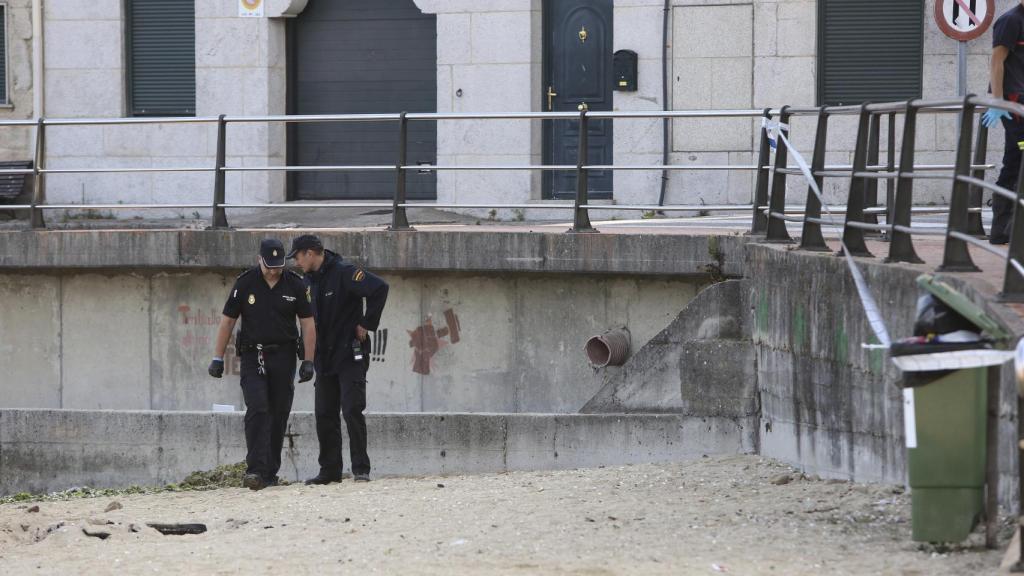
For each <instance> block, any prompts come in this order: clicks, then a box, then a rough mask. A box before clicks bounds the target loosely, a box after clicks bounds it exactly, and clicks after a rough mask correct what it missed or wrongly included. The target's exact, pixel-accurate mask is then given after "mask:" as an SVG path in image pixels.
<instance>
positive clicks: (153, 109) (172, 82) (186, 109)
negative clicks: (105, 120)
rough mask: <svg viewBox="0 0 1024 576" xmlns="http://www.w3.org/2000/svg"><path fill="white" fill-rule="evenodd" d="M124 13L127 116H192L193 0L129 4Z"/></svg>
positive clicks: (134, 1)
mask: <svg viewBox="0 0 1024 576" xmlns="http://www.w3.org/2000/svg"><path fill="white" fill-rule="evenodd" d="M127 10H128V75H129V76H128V85H129V89H128V98H129V104H128V105H129V109H130V110H131V114H132V115H133V116H192V115H194V114H195V113H196V13H195V0H129V1H128V3H127Z"/></svg>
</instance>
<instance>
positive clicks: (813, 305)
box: [746, 244, 1021, 503]
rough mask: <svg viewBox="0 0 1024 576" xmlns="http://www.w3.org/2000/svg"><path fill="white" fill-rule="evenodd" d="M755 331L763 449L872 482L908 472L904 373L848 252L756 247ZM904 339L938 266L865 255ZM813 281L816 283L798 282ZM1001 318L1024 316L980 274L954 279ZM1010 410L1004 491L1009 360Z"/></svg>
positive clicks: (1013, 463) (876, 290)
mask: <svg viewBox="0 0 1024 576" xmlns="http://www.w3.org/2000/svg"><path fill="white" fill-rule="evenodd" d="M748 254H749V260H748V268H747V279H748V280H746V281H748V282H749V283H750V307H751V308H752V315H753V318H752V320H753V322H752V335H753V342H754V349H755V356H756V365H757V386H758V390H759V391H760V396H761V433H760V450H761V454H763V455H765V456H767V457H771V458H777V459H779V460H782V461H785V462H791V463H794V464H796V465H799V466H801V467H802V468H804V469H805V470H807V471H808V473H816V474H820V475H822V476H825V477H840V478H849V479H853V480H857V481H865V482H895V483H898V482H902V481H904V479H905V478H906V448H905V447H904V434H903V401H902V390H901V389H900V388H899V387H898V386H897V385H896V383H897V382H898V380H899V378H900V374H899V371H898V370H897V369H896V368H895V367H894V365H893V364H892V363H891V362H890V361H889V359H888V357H887V356H886V354H885V353H884V351H882V350H865V349H864V348H863V347H862V346H861V344H862V343H873V342H876V340H875V339H874V335H873V333H872V332H871V329H870V327H869V326H868V323H867V321H866V318H865V316H864V312H863V308H862V306H861V304H860V301H859V299H858V297H857V293H856V288H855V286H854V284H853V281H852V279H851V277H850V274H849V272H848V270H847V268H846V263H845V261H844V260H843V259H840V258H836V257H835V256H833V255H831V254H827V253H826V254H823V253H807V252H793V251H787V250H785V249H780V248H778V247H773V246H767V245H753V244H752V245H749V246H748ZM861 266H862V271H863V272H864V275H865V277H866V280H867V285H868V286H869V287H870V289H871V291H872V294H873V295H874V296H875V298H876V300H877V302H878V305H879V307H880V311H881V314H882V316H883V318H885V321H886V327H887V328H888V330H889V334H890V336H891V337H892V338H902V337H905V336H909V335H911V334H913V323H914V313H915V312H914V311H915V308H916V301H917V289H916V285H915V284H914V280H915V278H916V277H917V276H918V275H919V274H921V273H924V272H929V273H930V272H932V270H931V269H929V268H928V267H927V266H923V265H921V266H909V265H898V266H893V265H884V264H881V263H879V262H877V261H868V260H864V259H862V260H861ZM793 278H805V279H808V281H806V282H793V281H792V279H793ZM943 279H944V280H947V281H949V282H952V283H953V284H954V286H955V287H956V288H957V289H958V290H960V291H961V292H962V293H964V294H965V295H967V297H968V298H970V299H972V300H973V301H974V302H975V303H977V304H978V305H979V306H982V307H983V308H984V309H986V310H987V311H989V313H990V314H991V315H992V316H993V317H995V318H999V319H1000V321H1001V322H1004V323H1005V325H1006V326H1009V327H1010V328H1009V329H1010V331H1011V333H1020V329H1021V326H1020V319H1019V318H1017V319H1015V320H1011V321H1009V322H1007V320H1006V318H1007V317H1008V316H1011V315H1013V313H1012V312H1008V311H1007V310H1003V311H1002V312H1001V313H1000V311H999V310H998V309H1000V308H1004V307H1003V306H999V305H996V304H995V300H994V293H986V292H979V291H978V289H977V285H978V283H977V282H973V281H972V278H971V277H970V276H969V275H964V276H960V277H955V276H954V277H948V278H943ZM1003 373H1004V378H1003V381H1002V382H1001V383H1000V407H999V427H1000V431H999V434H1000V446H999V450H1000V452H999V459H1000V463H999V467H1000V472H1001V474H1000V496H1001V500H1002V501H1003V502H1004V503H1009V502H1013V501H1015V499H1016V489H1017V488H1016V486H1017V476H1018V474H1017V456H1018V454H1017V453H1018V450H1017V448H1016V438H1017V428H1016V418H1017V414H1016V411H1017V410H1016V408H1017V389H1016V385H1015V384H1014V381H1013V380H1014V379H1013V377H1012V374H1013V369H1012V367H1009V366H1006V367H1004V369H1003Z"/></svg>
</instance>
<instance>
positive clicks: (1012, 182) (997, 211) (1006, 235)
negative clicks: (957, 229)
mask: <svg viewBox="0 0 1024 576" xmlns="http://www.w3.org/2000/svg"><path fill="white" fill-rule="evenodd" d="M1003 132H1004V136H1005V148H1004V149H1003V167H1002V169H1001V170H1000V171H999V179H998V180H996V184H998V185H999V186H1002V187H1003V188H1006V189H1007V190H1010V191H1015V190H1016V189H1017V177H1018V176H1019V174H1020V160H1021V149H1020V142H1021V141H1024V120H1021V119H1019V118H1016V117H1012V118H1004V119H1003ZM1013 204H1014V202H1013V200H1010V199H1009V198H1004V197H1003V196H1001V195H998V194H993V195H992V229H991V231H990V233H989V242H991V243H992V244H1006V243H1007V242H1009V241H1010V225H1011V224H1012V223H1013Z"/></svg>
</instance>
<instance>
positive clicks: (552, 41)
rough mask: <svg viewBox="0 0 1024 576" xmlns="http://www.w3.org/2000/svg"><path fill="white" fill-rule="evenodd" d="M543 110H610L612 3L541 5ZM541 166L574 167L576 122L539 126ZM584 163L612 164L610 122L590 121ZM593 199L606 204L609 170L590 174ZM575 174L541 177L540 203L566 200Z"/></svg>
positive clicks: (582, 0)
mask: <svg viewBox="0 0 1024 576" xmlns="http://www.w3.org/2000/svg"><path fill="white" fill-rule="evenodd" d="M542 89H543V94H541V98H542V110H555V111H566V110H571V111H577V110H578V109H579V106H580V105H581V104H586V106H587V108H588V109H589V110H591V111H600V110H611V109H612V0H547V1H545V2H544V84H543V87H542ZM544 124H545V126H544V162H545V163H547V164H576V148H577V145H578V139H579V122H578V121H576V120H546V121H545V122H544ZM587 138H588V139H589V146H588V154H587V163H588V164H592V165H596V164H602V165H608V164H611V163H612V121H611V120H593V121H591V122H590V127H589V131H588V134H587ZM589 191H590V193H591V197H592V198H611V195H612V172H611V170H595V171H593V172H591V173H590V177H589ZM575 194H576V174H575V173H574V172H571V171H545V172H544V197H545V198H571V197H573V196H574V195H575Z"/></svg>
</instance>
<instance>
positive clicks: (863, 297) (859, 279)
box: [769, 122, 892, 349]
mask: <svg viewBox="0 0 1024 576" xmlns="http://www.w3.org/2000/svg"><path fill="white" fill-rule="evenodd" d="M774 124H776V126H775V127H774V128H773V127H771V126H769V128H770V129H772V130H775V133H776V134H777V135H778V139H779V140H781V141H782V143H783V144H784V145H785V146H786V149H787V150H788V151H789V153H790V154H792V155H793V160H794V161H796V164H797V166H798V167H799V168H800V172H801V173H802V174H803V176H804V179H806V180H807V183H808V185H809V186H810V190H811V191H812V192H814V195H815V196H817V197H818V201H819V202H820V203H821V207H822V209H823V210H824V211H825V214H827V215H828V219H827V221H828V222H829V224H832V225H833V226H840V227H841V226H842V225H843V224H842V223H841V222H836V220H835V219H834V218H833V217H832V211H831V210H830V209H829V206H828V204H827V203H826V202H825V197H824V195H823V194H822V193H821V189H820V188H819V187H818V183H817V181H815V180H814V175H813V173H812V172H811V167H810V166H809V165H808V164H807V161H806V160H804V157H803V156H802V155H801V154H800V151H799V150H797V149H796V147H795V146H793V145H792V144H791V143H790V141H789V139H788V138H786V134H785V133H786V132H787V131H788V130H789V126H787V125H785V124H782V123H778V122H775V123H774ZM776 129H777V130H776ZM773 148H774V146H773ZM769 217H771V215H770V214H769ZM839 245H840V246H841V247H842V250H843V256H844V257H845V258H846V263H847V265H848V266H849V267H850V274H851V275H852V276H853V283H854V284H855V285H856V286H857V296H858V297H859V298H860V303H861V305H862V306H863V307H864V313H865V314H866V315H867V317H868V324H870V325H871V330H872V331H873V332H874V333H875V337H876V338H877V339H878V341H879V342H880V344H881V345H880V346H878V347H880V348H886V349H887V348H889V346H890V345H891V344H892V340H891V339H890V338H889V331H888V330H886V328H885V322H884V321H883V320H882V315H881V313H879V311H878V304H877V303H876V302H875V299H874V297H873V296H872V295H871V291H870V290H868V286H867V282H865V281H864V275H863V274H861V271H860V268H858V267H857V263H856V262H854V260H853V257H852V256H850V250H849V249H847V247H846V244H845V243H844V242H843V239H842V237H840V238H839ZM862 346H865V347H875V346H873V345H869V344H862Z"/></svg>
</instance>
